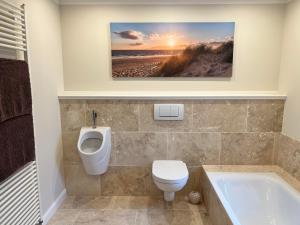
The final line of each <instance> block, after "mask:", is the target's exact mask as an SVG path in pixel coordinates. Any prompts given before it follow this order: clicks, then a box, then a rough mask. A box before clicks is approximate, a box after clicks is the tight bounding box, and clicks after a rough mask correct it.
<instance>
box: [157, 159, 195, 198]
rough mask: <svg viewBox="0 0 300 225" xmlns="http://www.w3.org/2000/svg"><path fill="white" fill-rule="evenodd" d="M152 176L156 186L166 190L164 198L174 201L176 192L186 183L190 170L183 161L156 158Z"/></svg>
mask: <svg viewBox="0 0 300 225" xmlns="http://www.w3.org/2000/svg"><path fill="white" fill-rule="evenodd" d="M152 177H153V181H154V183H155V184H156V186H157V187H158V188H159V189H160V190H162V191H163V192H164V199H165V200H166V201H173V200H174V198H175V192H176V191H180V190H181V189H182V188H183V187H184V186H185V185H186V183H187V181H188V178H189V172H188V169H187V166H186V164H185V163H184V162H182V161H177V160H156V161H154V162H153V164H152Z"/></svg>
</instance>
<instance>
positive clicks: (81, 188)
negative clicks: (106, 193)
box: [64, 162, 100, 195]
mask: <svg viewBox="0 0 300 225" xmlns="http://www.w3.org/2000/svg"><path fill="white" fill-rule="evenodd" d="M64 167H65V184H66V189H67V193H68V194H69V195H99V194H100V176H91V175H87V174H86V172H85V171H84V168H83V166H82V165H81V163H66V162H65V165H64Z"/></svg>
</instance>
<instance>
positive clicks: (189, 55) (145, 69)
mask: <svg viewBox="0 0 300 225" xmlns="http://www.w3.org/2000/svg"><path fill="white" fill-rule="evenodd" d="M233 45H234V42H233V41H226V42H212V43H205V44H204V43H203V44H198V45H193V46H189V47H187V48H186V49H185V50H183V51H182V52H181V53H176V54H174V55H173V56H166V55H161V56H159V55H154V56H151V55H148V56H146V57H120V58H113V59H112V72H113V77H114V78H120V77H139V78H142V77H231V76H232V61H233Z"/></svg>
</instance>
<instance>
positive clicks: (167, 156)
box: [166, 134, 170, 159]
mask: <svg viewBox="0 0 300 225" xmlns="http://www.w3.org/2000/svg"><path fill="white" fill-rule="evenodd" d="M169 136H170V134H167V155H166V158H167V159H169V138H170V137H169Z"/></svg>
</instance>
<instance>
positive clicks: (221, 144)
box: [219, 133, 223, 165]
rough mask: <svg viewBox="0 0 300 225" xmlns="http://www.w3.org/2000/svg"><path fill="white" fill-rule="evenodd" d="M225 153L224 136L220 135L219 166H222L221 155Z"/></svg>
mask: <svg viewBox="0 0 300 225" xmlns="http://www.w3.org/2000/svg"><path fill="white" fill-rule="evenodd" d="M222 152H223V134H222V133H220V150H219V165H220V164H221V155H222Z"/></svg>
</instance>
